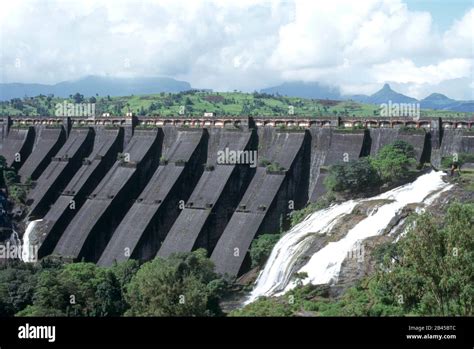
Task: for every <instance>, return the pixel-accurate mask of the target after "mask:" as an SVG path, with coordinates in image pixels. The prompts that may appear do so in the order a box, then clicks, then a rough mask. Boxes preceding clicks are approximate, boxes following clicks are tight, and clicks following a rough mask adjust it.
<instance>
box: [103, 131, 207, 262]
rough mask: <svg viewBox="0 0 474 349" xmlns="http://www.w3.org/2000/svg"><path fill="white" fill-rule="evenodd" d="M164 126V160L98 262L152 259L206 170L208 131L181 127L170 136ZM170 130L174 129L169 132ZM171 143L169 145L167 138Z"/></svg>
mask: <svg viewBox="0 0 474 349" xmlns="http://www.w3.org/2000/svg"><path fill="white" fill-rule="evenodd" d="M167 131H169V132H170V131H171V130H170V129H165V142H164V143H165V146H164V151H163V156H162V157H163V158H164V159H163V160H162V161H161V164H160V166H159V167H158V169H157V170H156V172H155V173H154V175H153V177H152V178H151V179H150V182H149V183H148V184H147V186H146V187H145V189H144V190H143V192H142V193H141V194H140V196H139V197H138V199H137V200H136V202H135V203H134V204H133V206H132V207H131V208H130V210H129V211H128V212H127V214H126V215H125V217H124V218H123V220H122V221H121V222H120V224H119V226H118V228H117V229H116V231H115V232H114V234H113V236H112V238H111V239H110V242H109V244H108V245H107V247H106V248H105V250H104V252H103V254H102V256H101V258H100V260H99V262H98V264H99V265H104V266H105V265H106V266H110V265H112V264H113V262H119V261H123V260H126V259H128V258H134V259H140V260H149V259H152V258H154V256H155V255H156V253H157V251H158V249H159V247H160V244H161V242H162V241H163V240H164V238H165V237H166V234H167V233H168V231H169V229H170V228H171V225H172V224H173V223H174V222H175V220H176V218H177V217H178V214H179V212H180V209H179V202H180V201H181V200H182V201H183V202H186V201H187V200H188V198H189V195H190V194H191V192H192V189H193V188H194V186H195V185H196V183H197V181H198V180H199V178H200V176H201V174H202V172H203V164H204V163H205V161H206V155H207V150H206V148H207V143H208V133H207V131H205V130H202V129H195V130H180V131H178V132H177V135H176V136H175V137H168V132H167ZM170 133H171V132H170ZM168 138H172V139H171V140H170V141H169V143H170V144H169V145H166V143H168V142H167V139H168Z"/></svg>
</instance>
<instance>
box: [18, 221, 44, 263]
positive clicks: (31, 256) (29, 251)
mask: <svg viewBox="0 0 474 349" xmlns="http://www.w3.org/2000/svg"><path fill="white" fill-rule="evenodd" d="M41 221H42V219H37V220H35V221H31V222H29V223H28V225H27V227H26V230H25V234H23V244H22V246H21V259H22V261H23V262H35V261H36V259H37V256H36V249H35V246H32V245H31V241H30V238H31V233H32V232H34V230H35V227H36V225H37V224H38V223H39V222H41Z"/></svg>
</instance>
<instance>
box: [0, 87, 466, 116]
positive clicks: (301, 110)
mask: <svg viewBox="0 0 474 349" xmlns="http://www.w3.org/2000/svg"><path fill="white" fill-rule="evenodd" d="M94 98H95V99H96V115H101V114H102V113H105V112H108V113H111V115H124V114H125V113H126V112H128V111H131V112H134V113H136V114H137V115H139V116H155V115H160V116H164V117H166V116H176V115H179V113H180V108H182V106H184V107H185V112H184V115H189V116H200V115H203V113H204V112H213V113H214V114H215V115H217V116H222V115H228V116H238V115H244V116H247V115H249V116H290V117H293V116H305V117H318V116H345V117H348V116H349V117H371V116H375V115H377V114H378V110H379V108H378V106H376V105H371V104H361V103H356V102H353V101H328V100H316V99H304V98H296V97H284V96H272V95H267V94H259V93H242V92H204V91H186V92H180V93H174V94H172V93H159V94H151V95H140V96H135V95H132V96H126V97H108V96H95V97H94ZM64 100H67V101H69V102H73V99H72V98H67V99H64V98H58V97H54V96H44V95H40V96H37V97H25V98H23V99H15V100H12V101H6V102H0V115H1V116H6V115H11V116H20V115H23V116H38V115H45V116H54V115H55V114H54V112H55V105H56V104H57V103H62V102H63V101H64ZM76 102H78V103H79V102H80V103H87V102H90V101H89V97H88V96H87V97H85V98H84V99H83V100H80V101H76ZM291 108H292V109H293V111H294V114H290V113H289V112H290V110H291ZM421 116H422V117H440V116H441V117H445V118H466V117H469V116H470V114H469V113H457V112H448V111H434V110H422V111H421Z"/></svg>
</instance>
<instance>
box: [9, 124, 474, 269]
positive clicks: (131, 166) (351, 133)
mask: <svg viewBox="0 0 474 349" xmlns="http://www.w3.org/2000/svg"><path fill="white" fill-rule="evenodd" d="M30 121H31V120H30ZM30 121H26V120H23V119H21V120H20V119H18V120H15V119H13V120H12V123H11V126H10V127H9V128H8V129H9V131H10V132H9V133H7V132H6V128H5V124H3V125H2V139H1V143H0V144H1V145H2V148H1V149H0V150H2V152H1V154H2V155H3V154H5V157H6V158H7V159H10V160H9V161H10V162H11V161H12V159H14V157H13V156H14V154H16V153H18V152H21V153H22V154H25V156H23V155H21V158H22V161H23V162H22V163H18V164H15V165H14V166H17V169H18V171H19V173H20V175H21V176H22V180H26V178H28V177H32V178H33V177H35V178H33V180H34V181H36V183H35V184H36V187H34V188H33V189H32V190H31V191H30V192H29V194H28V204H29V208H30V213H29V215H30V216H29V218H30V219H36V218H42V221H41V222H38V223H37V224H36V228H35V232H34V234H33V236H32V240H33V242H34V243H37V244H38V245H39V257H40V258H41V257H44V256H47V255H49V254H52V253H54V254H59V255H61V256H64V257H67V258H71V259H72V260H75V261H77V260H82V259H84V260H86V261H91V262H95V263H98V264H99V265H103V266H110V265H113V264H114V263H115V262H119V261H123V260H127V259H129V258H132V259H138V260H142V261H147V260H151V259H153V258H154V257H155V256H160V257H168V256H169V255H170V254H172V253H175V252H188V251H192V250H195V249H197V248H205V249H206V250H207V252H208V255H209V256H210V257H211V259H212V260H213V261H214V263H215V265H216V269H217V271H218V272H219V273H222V274H227V275H229V276H231V277H235V276H239V275H242V274H243V273H245V272H246V271H247V270H249V268H250V263H251V261H250V258H249V253H248V251H249V248H250V246H251V244H252V241H253V240H254V239H255V238H256V237H258V236H259V235H260V234H263V233H278V232H280V231H282V230H285V229H286V228H287V227H288V213H290V212H291V211H292V210H297V209H300V208H302V207H304V206H305V205H306V204H307V203H308V202H315V201H317V200H318V199H319V198H320V197H321V196H322V195H323V194H324V193H325V187H324V179H325V177H326V175H327V172H328V168H329V167H330V166H331V165H334V164H338V163H344V162H346V161H347V162H349V161H353V160H356V159H358V158H359V157H363V156H367V155H375V154H377V153H378V152H379V151H380V149H381V148H382V147H383V146H385V145H387V144H389V143H392V142H393V141H395V140H404V141H406V142H408V143H410V144H411V145H413V147H414V149H415V152H416V156H417V158H418V160H419V161H420V162H428V161H431V162H432V163H433V164H435V166H436V163H439V162H440V159H441V158H442V157H446V156H452V155H453V154H454V153H474V137H473V136H474V132H473V130H474V129H473V128H472V125H473V123H472V122H471V121H469V120H468V121H459V120H456V121H453V120H441V119H440V120H438V122H435V121H433V120H431V121H429V122H428V121H427V120H423V119H420V120H418V121H410V120H404V121H403V120H398V121H397V120H391V121H390V122H386V121H384V120H362V121H361V120H355V119H354V120H347V119H344V118H330V117H328V118H321V119H314V120H313V119H290V118H280V119H278V118H268V119H264V118H261V119H258V118H256V119H255V120H254V119H252V118H247V119H246V118H229V119H226V118H142V119H138V118H111V119H105V118H96V119H94V120H88V119H87V120H86V119H74V118H73V119H71V120H69V121H68V123H67V125H68V129H69V130H70V132H69V133H68V134H67V135H66V132H65V128H64V127H63V121H61V119H55V120H54V123H53V121H51V122H52V123H51V124H44V123H36V121H35V120H33V122H30ZM41 122H44V120H42V121H41ZM48 122H49V121H48ZM364 126H365V128H362V127H364ZM157 127H158V129H157ZM88 128H91V129H90V131H85V130H88ZM66 136H67V137H66ZM226 151H228V152H232V151H236V152H241V151H255V152H256V153H257V155H258V161H257V162H256V163H254V165H256V167H253V166H250V165H251V164H250V163H249V162H233V161H231V160H229V159H227V158H225V159H224V161H222V158H220V155H219V154H223V153H225V152H226ZM28 154H29V156H28ZM28 173H29V174H30V175H28ZM32 175H33V176H32Z"/></svg>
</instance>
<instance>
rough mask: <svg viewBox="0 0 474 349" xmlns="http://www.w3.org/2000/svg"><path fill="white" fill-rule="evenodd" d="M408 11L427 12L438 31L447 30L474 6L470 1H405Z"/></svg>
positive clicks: (473, 2)
mask: <svg viewBox="0 0 474 349" xmlns="http://www.w3.org/2000/svg"><path fill="white" fill-rule="evenodd" d="M406 3H407V5H408V9H409V10H412V11H427V12H429V13H430V14H431V16H432V17H433V21H434V24H435V26H436V27H437V28H438V29H439V30H442V31H444V30H447V29H449V27H450V26H452V25H453V22H454V21H455V20H457V19H459V18H461V17H462V16H463V15H464V14H465V13H466V12H467V11H468V10H469V9H470V8H472V7H473V6H474V1H472V0H407V1H406Z"/></svg>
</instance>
